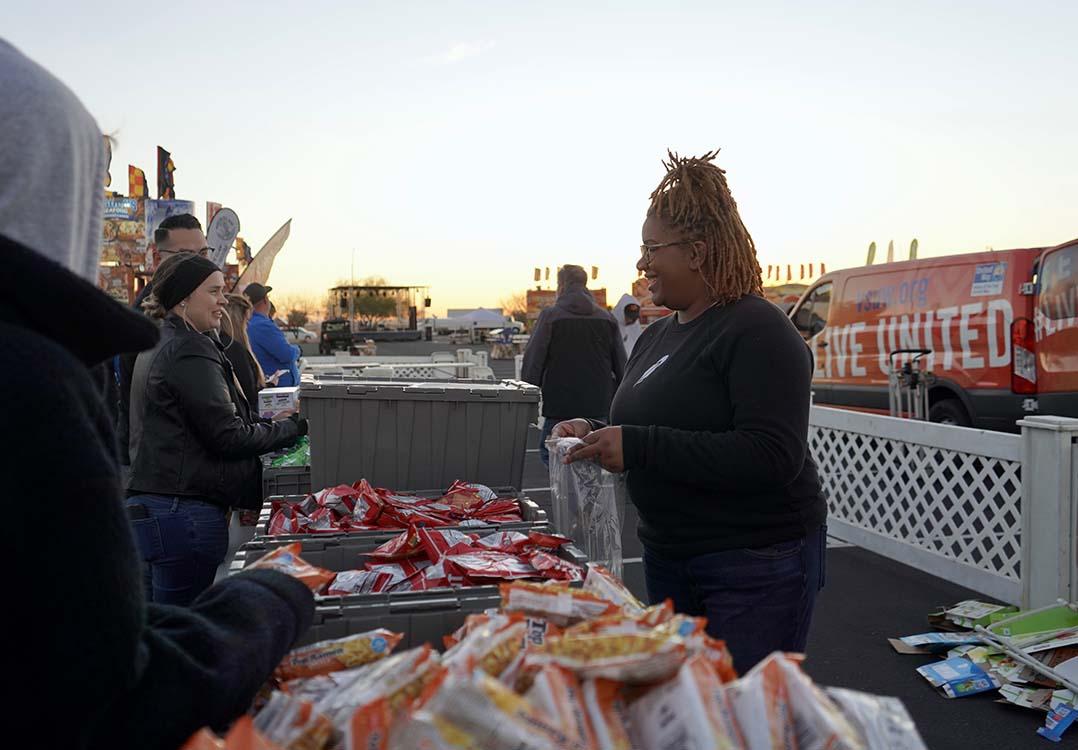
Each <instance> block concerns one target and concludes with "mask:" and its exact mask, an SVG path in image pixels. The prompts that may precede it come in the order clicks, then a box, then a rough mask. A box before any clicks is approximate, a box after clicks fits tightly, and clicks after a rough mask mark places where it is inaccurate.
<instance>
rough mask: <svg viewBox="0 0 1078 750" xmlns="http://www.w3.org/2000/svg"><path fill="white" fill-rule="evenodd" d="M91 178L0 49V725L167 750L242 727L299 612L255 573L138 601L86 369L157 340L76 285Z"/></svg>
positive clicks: (42, 75)
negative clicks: (3, 434)
mask: <svg viewBox="0 0 1078 750" xmlns="http://www.w3.org/2000/svg"><path fill="white" fill-rule="evenodd" d="M105 169H106V152H105V148H104V141H103V139H102V136H101V132H100V130H99V129H98V127H97V125H96V123H95V122H94V120H93V118H92V117H91V116H90V114H89V113H88V112H87V111H86V109H85V108H84V107H83V106H82V104H81V103H80V102H79V100H78V99H77V98H76V97H75V95H74V94H72V93H71V91H70V90H69V89H67V87H65V86H64V85H63V84H62V83H60V82H59V81H58V80H57V79H56V78H54V77H53V76H51V75H50V74H49V73H48V72H46V71H45V70H44V69H42V68H41V67H39V66H38V65H36V64H35V63H33V62H31V61H30V60H29V59H27V58H26V57H25V56H23V55H22V54H21V53H19V52H18V51H17V50H16V49H14V48H13V47H12V46H11V45H9V44H7V43H6V42H5V41H3V40H0V257H3V259H4V262H5V264H6V268H5V271H6V272H5V273H4V274H2V275H0V340H2V341H3V342H4V345H3V347H0V366H2V367H4V369H5V371H6V372H7V375H8V380H7V384H8V388H9V391H8V395H9V398H8V399H7V406H6V417H7V423H8V424H9V425H10V426H12V427H13V428H14V429H13V430H12V432H11V436H10V437H9V439H8V440H7V441H6V443H5V445H4V449H3V451H0V472H3V476H4V477H5V480H4V481H5V487H4V499H5V500H6V501H7V502H6V504H5V507H6V510H7V512H8V514H9V516H8V518H9V521H12V522H11V523H10V531H11V536H13V537H14V542H15V548H14V550H10V551H9V552H8V554H9V556H10V559H12V560H14V561H17V562H16V565H17V566H18V572H17V573H16V574H14V575H12V576H10V577H9V582H10V584H11V585H12V586H14V589H15V591H14V594H13V595H12V596H11V598H10V599H9V601H10V602H11V603H13V605H14V606H16V607H17V611H18V613H19V614H18V618H15V617H11V618H8V625H7V627H6V630H5V632H6V634H7V635H6V638H5V642H6V643H7V645H8V648H10V649H11V650H12V653H13V654H18V655H22V654H25V655H26V656H27V657H30V655H32V658H31V661H29V662H23V663H25V664H27V665H28V668H27V669H24V670H21V671H20V673H19V679H18V683H19V684H18V686H17V688H16V689H15V690H14V691H13V693H12V695H13V698H12V700H13V701H14V703H13V704H9V711H10V712H11V713H12V715H13V716H17V717H18V721H19V724H20V726H22V727H23V728H24V729H25V730H26V732H27V733H28V735H30V736H32V737H33V740H32V744H33V745H35V746H38V747H50V748H52V747H56V748H59V747H62V748H69V749H70V748H121V747H137V748H168V749H169V750H175V748H177V747H179V746H180V745H181V744H183V742H184V741H185V740H186V739H187V738H188V737H189V736H190V735H191V734H192V733H193V732H194V731H195V730H197V729H198V728H199V727H202V726H205V725H207V724H208V725H212V726H216V727H223V726H225V725H226V724H227V723H228V722H230V721H231V720H232V719H234V718H236V717H237V716H239V715H240V714H241V713H243V712H244V711H245V710H246V709H247V707H248V706H249V704H250V702H251V699H252V697H253V696H254V694H255V692H256V691H257V690H258V688H259V687H260V685H261V684H262V683H263V681H264V680H265V679H266V677H268V676H269V675H270V673H271V672H272V670H273V668H274V667H275V666H276V665H277V663H278V662H279V661H280V659H281V657H282V656H283V655H284V654H285V653H286V652H287V650H288V649H289V647H290V646H291V645H292V644H293V643H294V642H295V640H296V639H297V637H298V636H299V635H301V634H302V633H303V631H304V630H306V628H307V626H308V625H309V623H310V619H311V614H312V611H313V600H312V596H311V594H310V592H309V591H308V590H307V588H306V587H305V586H304V585H303V584H302V583H300V582H299V581H297V580H295V579H292V578H290V577H288V576H286V575H283V574H280V573H276V572H273V571H253V572H251V573H246V574H242V575H237V576H233V577H232V578H230V579H229V580H227V581H224V582H222V583H220V584H218V585H216V586H214V587H212V588H211V589H209V590H208V591H206V592H205V593H204V594H203V595H202V596H200V597H199V598H198V599H196V600H195V601H194V602H193V604H192V605H191V607H190V608H180V607H168V606H158V605H152V604H151V605H148V604H146V603H145V601H144V600H143V594H142V579H141V570H140V568H141V566H140V563H139V559H138V555H137V554H136V552H135V545H134V542H133V540H132V535H131V529H130V524H129V522H128V519H127V514H126V511H125V509H124V505H123V502H122V495H121V488H120V476H119V463H118V461H117V456H116V444H115V433H114V431H113V424H112V419H111V418H110V416H109V413H108V410H107V409H106V405H105V403H104V401H103V400H102V398H101V395H100V393H99V391H98V390H97V389H95V387H94V383H93V381H92V380H91V378H90V369H89V368H91V367H92V366H95V365H98V364H100V363H102V362H108V361H109V360H111V359H112V357H114V356H115V355H116V354H117V353H119V352H121V351H138V350H141V349H147V348H149V347H152V346H153V345H154V342H155V340H156V338H157V330H156V327H155V326H154V325H153V323H152V322H151V321H149V320H147V319H146V318H145V317H144V316H142V315H138V314H136V313H134V312H132V311H131V310H130V309H129V308H128V307H126V306H124V305H121V304H118V303H117V302H116V301H115V300H113V299H111V298H110V297H108V296H106V295H105V294H104V293H103V292H101V291H100V290H98V289H97V288H96V287H95V285H94V282H96V280H97V269H98V258H99V255H100V248H101V217H102V199H103V188H102V185H103V179H104V175H105ZM57 300H62V302H63V304H59V305H58V304H57ZM73 313H74V314H73ZM16 517H17V518H18V521H17V522H14V519H15V518H16ZM13 570H14V569H13Z"/></svg>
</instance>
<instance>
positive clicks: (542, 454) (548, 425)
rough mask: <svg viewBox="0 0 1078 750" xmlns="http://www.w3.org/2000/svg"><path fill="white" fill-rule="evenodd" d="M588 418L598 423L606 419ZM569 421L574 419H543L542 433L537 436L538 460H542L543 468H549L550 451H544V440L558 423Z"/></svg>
mask: <svg viewBox="0 0 1078 750" xmlns="http://www.w3.org/2000/svg"><path fill="white" fill-rule="evenodd" d="M588 418H589V419H595V420H597V421H599V422H605V421H606V417H588ZM570 419H576V417H543V432H542V434H541V435H540V436H539V458H540V459H541V460H542V462H543V466H550V451H548V450H547V449H546V439H547V438H548V437H550V433H551V432H553V431H554V428H555V427H557V425H558V423H559V422H568V421H569V420H570Z"/></svg>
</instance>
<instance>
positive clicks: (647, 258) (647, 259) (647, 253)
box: [640, 240, 692, 263]
mask: <svg viewBox="0 0 1078 750" xmlns="http://www.w3.org/2000/svg"><path fill="white" fill-rule="evenodd" d="M691 241H692V240H678V241H677V242H657V243H655V244H654V245H641V246H640V257H641V258H643V259H644V263H651V257H652V255H654V254H655V251H656V250H658V249H659V248H661V247H673V246H675V245H687V244H688V243H689V242H691Z"/></svg>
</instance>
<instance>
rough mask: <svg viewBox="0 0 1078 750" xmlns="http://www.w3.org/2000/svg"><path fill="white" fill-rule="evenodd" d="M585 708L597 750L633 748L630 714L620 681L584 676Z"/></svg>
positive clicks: (630, 749) (582, 687)
mask: <svg viewBox="0 0 1078 750" xmlns="http://www.w3.org/2000/svg"><path fill="white" fill-rule="evenodd" d="M581 692H582V693H583V695H584V709H585V711H587V714H588V721H589V723H590V725H591V728H592V731H593V733H594V736H595V747H596V748H598V750H633V743H632V738H631V737H630V735H629V716H628V712H627V709H626V706H625V699H624V698H623V697H622V694H621V685H619V684H618V683H617V682H614V681H612V680H602V679H599V680H584V682H583V684H582V686H581Z"/></svg>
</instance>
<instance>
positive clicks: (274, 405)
mask: <svg viewBox="0 0 1078 750" xmlns="http://www.w3.org/2000/svg"><path fill="white" fill-rule="evenodd" d="M298 411H299V386H298V385H295V386H290V387H288V388H263V389H262V390H261V391H259V392H258V416H260V417H262V418H263V419H282V418H284V417H287V416H289V415H290V414H293V413H295V412H298Z"/></svg>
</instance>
